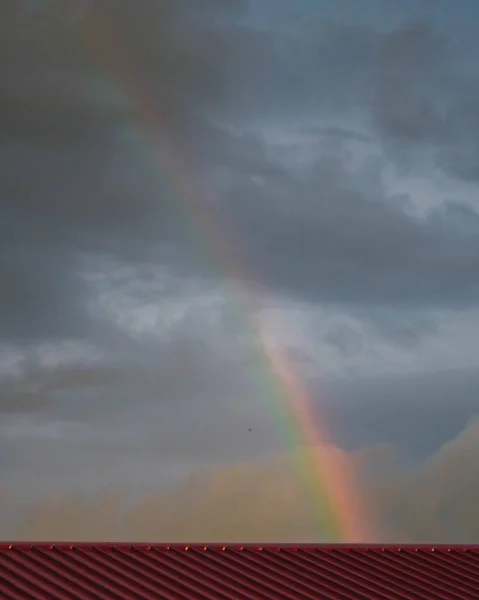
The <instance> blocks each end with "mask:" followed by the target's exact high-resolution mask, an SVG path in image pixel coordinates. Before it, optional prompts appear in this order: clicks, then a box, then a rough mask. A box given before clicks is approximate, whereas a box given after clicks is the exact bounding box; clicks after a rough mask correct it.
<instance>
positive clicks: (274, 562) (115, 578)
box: [0, 543, 479, 600]
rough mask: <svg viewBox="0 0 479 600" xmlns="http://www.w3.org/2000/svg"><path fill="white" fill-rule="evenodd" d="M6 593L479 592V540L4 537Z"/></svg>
mask: <svg viewBox="0 0 479 600" xmlns="http://www.w3.org/2000/svg"><path fill="white" fill-rule="evenodd" d="M0 597H1V598H2V599H9V600H10V599H15V600H20V599H21V600H29V599H34V600H40V599H55V600H80V599H82V598H85V599H88V600H91V599H92V598H99V599H103V600H107V599H108V600H127V599H136V600H138V599H142V600H143V599H145V600H146V599H150V598H151V599H156V600H158V598H165V599H171V600H181V599H183V598H198V599H205V598H208V599H215V600H222V599H224V600H226V599H228V600H232V599H235V600H240V599H241V600H242V599H246V598H249V599H255V600H261V599H266V598H267V599H271V598H275V599H277V600H286V599H295V600H299V599H302V598H307V599H308V600H310V599H312V598H332V599H334V600H349V599H354V600H361V599H363V600H371V599H375V598H378V599H379V598H391V599H396V598H397V599H399V598H401V599H403V600H404V598H409V599H412V600H425V599H427V600H438V599H442V598H444V599H447V600H456V599H457V600H459V599H461V600H463V599H465V598H467V599H471V598H478V599H479V546H476V547H473V546H466V547H447V546H435V547H432V546H394V547H393V546H377V545H375V546H358V545H356V546H344V545H334V546H332V545H328V546H306V545H298V546H294V545H282V546H272V545H265V546H253V545H245V546H238V545H229V546H221V545H217V544H211V545H191V546H185V545H178V544H174V545H171V546H166V545H149V544H45V543H38V544H27V543H14V544H13V543H12V544H1V545H0Z"/></svg>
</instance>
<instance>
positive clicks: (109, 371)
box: [0, 366, 126, 413]
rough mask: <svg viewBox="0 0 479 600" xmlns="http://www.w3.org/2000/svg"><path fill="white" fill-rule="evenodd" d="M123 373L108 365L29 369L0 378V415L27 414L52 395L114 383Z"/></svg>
mask: <svg viewBox="0 0 479 600" xmlns="http://www.w3.org/2000/svg"><path fill="white" fill-rule="evenodd" d="M125 376H126V372H124V371H120V370H117V369H114V368H111V367H108V366H95V367H57V368H54V369H38V368H35V367H33V368H30V369H27V371H26V372H24V373H23V374H22V376H20V377H17V376H10V377H4V378H2V379H0V413H9V412H12V413H14V412H15V413H17V412H30V411H36V410H38V409H40V408H44V407H45V406H47V405H48V404H50V403H51V402H52V401H53V400H54V397H55V394H56V393H59V392H64V391H68V390H74V389H75V388H85V387H86V388H88V387H100V386H108V385H111V384H114V383H118V382H119V381H121V380H122V378H123V377H125Z"/></svg>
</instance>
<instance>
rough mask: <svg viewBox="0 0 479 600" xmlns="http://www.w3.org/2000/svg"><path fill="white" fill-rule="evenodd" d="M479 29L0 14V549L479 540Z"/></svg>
mask: <svg viewBox="0 0 479 600" xmlns="http://www.w3.org/2000/svg"><path fill="white" fill-rule="evenodd" d="M478 11H479V7H478V5H477V3H476V2H475V1H473V0H456V1H455V2H454V3H451V2H446V1H445V0H414V1H413V0H403V1H399V0H397V1H394V0H334V1H333V0H314V1H313V0H250V1H248V0H221V1H220V0H176V1H175V2H174V3H172V2H169V1H167V0H136V1H133V0H30V1H27V0H3V1H2V3H1V6H0V281H1V288H0V455H1V456H2V460H1V461H0V506H1V511H0V538H2V539H5V540H7V539H8V540H21V539H30V540H31V539H35V540H47V539H48V540H55V541H56V540H58V541H62V540H78V541H80V540H83V539H88V540H100V539H102V540H106V539H107V540H111V541H118V540H135V541H136V540H138V541H140V540H148V541H211V542H212V541H251V542H253V541H263V542H265V541H282V542H294V541H313V542H321V541H324V540H325V539H326V533H325V532H324V531H322V530H321V528H318V526H317V523H315V522H314V515H313V513H314V510H315V509H314V506H316V505H319V504H320V502H321V501H322V499H324V497H330V496H331V494H333V492H334V489H332V488H334V483H333V481H332V479H330V480H329V481H327V480H326V479H324V480H323V481H316V483H317V484H318V486H319V487H320V488H322V491H321V492H320V493H319V492H317V493H316V496H313V497H312V498H311V495H310V494H309V495H308V491H307V487H308V482H309V483H311V481H313V480H314V479H315V478H316V479H318V475H317V473H316V474H315V470H314V468H313V463H315V461H316V459H315V458H314V459H313V461H310V462H309V463H307V461H306V459H305V458H304V457H306V456H313V457H318V461H319V460H321V461H323V462H325V463H327V464H329V465H334V471H335V474H336V475H337V477H333V479H340V478H341V477H342V474H343V472H344V473H349V474H351V473H352V480H353V481H354V486H353V487H352V488H351V490H350V498H349V501H348V503H347V510H350V511H352V510H353V504H355V500H356V499H360V500H361V502H360V505H361V506H362V507H363V508H362V509H361V512H360V513H359V514H357V515H356V518H359V519H360V520H361V521H364V523H367V527H366V528H365V530H366V531H367V532H369V533H365V534H364V536H365V537H364V539H361V540H359V541H366V542H383V541H397V542H434V543H437V542H445V543H454V542H457V543H460V542H477V541H478V539H479V526H478V523H479V519H478V518H477V517H478V513H477V510H478V509H477V507H478V506H479V486H478V485H477V481H479V470H478V469H479V467H478V466H477V461H476V460H475V456H477V453H478V451H479V397H478V395H477V390H478V389H479V371H478V367H479V358H478V357H479V335H478V333H479V285H478V281H479V278H478V276H479V195H478V191H479V110H478V107H479V67H478V65H477V61H476V60H475V57H476V56H477V52H478V50H479V47H478V46H479V38H478V37H477V35H476V34H477V31H476V25H475V24H476V23H477V18H478V17H479V13H478ZM265 339H267V341H268V343H267V347H268V348H269V350H268V351H267V352H265V347H264V345H263V343H262V340H263V341H264V340H265ZM278 356H281V357H283V359H284V361H286V362H284V361H283V363H282V364H287V365H288V373H290V374H291V373H292V374H293V376H294V381H295V382H296V384H297V385H296V389H298V388H300V389H301V390H302V391H303V392H304V394H305V396H306V397H307V398H308V406H309V409H308V412H307V415H306V420H307V425H305V423H304V422H303V424H301V422H300V421H301V420H300V419H299V413H298V412H296V413H295V410H294V407H295V406H297V403H298V394H296V395H295V394H292V393H290V392H289V395H288V389H287V384H286V382H285V379H284V373H281V372H280V373H278V369H277V368H276V369H275V364H270V363H271V358H272V357H273V358H274V357H278ZM273 363H274V360H273ZM276 367H277V364H276ZM280 371H281V369H280ZM283 371H284V369H283ZM282 375H283V377H282ZM284 397H286V405H287V406H289V408H290V409H291V410H290V411H289V412H288V411H286V412H285V411H284ZM282 406H283V408H281V407H282ZM307 429H308V430H313V431H316V432H321V435H319V433H318V435H317V436H316V437H315V439H314V440H313V441H312V439H311V436H310V437H308V435H307V432H306V430H307ZM294 456H299V457H300V458H299V463H298V462H296V463H295V462H294V460H293V457H294ZM301 457H303V458H301ZM301 469H302V474H301V473H300V471H301ZM319 479H321V478H319ZM313 505H314V506H313ZM331 518H332V517H331ZM335 518H336V520H339V521H340V520H341V517H340V516H338V515H337V516H336V517H335ZM338 541H358V540H352V539H351V540H348V539H342V540H338Z"/></svg>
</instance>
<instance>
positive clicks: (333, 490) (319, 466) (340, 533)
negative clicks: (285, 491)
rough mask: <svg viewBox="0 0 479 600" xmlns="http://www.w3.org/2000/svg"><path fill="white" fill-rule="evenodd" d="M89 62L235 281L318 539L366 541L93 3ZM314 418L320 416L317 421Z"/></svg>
mask: <svg viewBox="0 0 479 600" xmlns="http://www.w3.org/2000/svg"><path fill="white" fill-rule="evenodd" d="M82 28H83V34H84V35H86V38H87V40H86V41H87V43H88V45H89V46H90V51H91V52H92V53H93V55H94V58H95V62H97V63H99V66H100V68H101V70H102V71H103V73H104V75H105V76H106V77H107V78H108V79H109V80H110V81H111V82H112V83H113V84H114V86H115V87H116V89H117V90H118V91H119V92H120V93H121V94H122V95H123V96H124V97H125V98H126V99H127V100H128V101H129V102H130V103H131V104H133V106H134V109H135V112H136V115H137V119H138V123H137V124H138V129H139V131H140V132H141V136H142V138H144V139H145V141H147V142H148V145H149V147H151V149H152V152H153V153H154V158H155V161H157V162H158V166H159V168H160V169H161V170H162V171H163V172H164V173H165V174H166V176H167V178H168V180H169V184H170V185H171V186H172V188H173V189H175V190H176V192H177V193H178V195H179V196H180V201H181V202H184V209H185V212H186V213H187V214H188V215H190V218H191V219H192V220H193V223H194V225H195V228H197V230H198V233H199V234H200V235H201V237H202V238H203V239H204V240H205V241H207V242H208V244H209V251H210V253H211V255H212V259H213V260H214V261H215V263H216V264H217V265H218V266H219V267H220V268H221V269H222V271H223V272H224V274H225V275H226V276H227V278H228V279H229V280H230V281H232V282H234V283H235V294H234V300H235V303H236V305H237V307H238V310H239V311H240V314H241V316H242V319H243V320H244V322H245V323H246V326H247V329H248V331H249V332H250V333H251V334H252V335H253V337H254V341H255V344H254V346H255V352H256V353H257V356H256V358H257V362H258V364H259V365H264V369H262V372H263V374H264V376H265V377H266V378H267V383H268V386H269V387H270V386H271V384H272V387H273V391H274V393H273V394H271V395H269V397H270V400H271V404H272V413H273V414H274V416H275V417H276V419H277V420H278V425H279V427H280V429H281V430H282V431H283V432H284V436H285V439H286V442H287V444H288V446H289V447H290V448H291V451H292V453H293V455H294V460H295V464H296V468H297V472H298V475H299V477H300V480H301V484H302V485H303V486H304V489H305V491H306V494H307V496H308V502H309V504H310V508H311V511H312V515H313V518H314V522H315V525H316V527H317V532H318V536H319V537H320V540H319V541H322V542H326V541H330V542H348V543H352V542H368V541H369V542H370V541H372V533H371V531H370V529H369V527H368V525H367V522H368V519H367V517H366V512H365V510H364V507H363V506H362V505H361V501H360V494H359V492H358V490H357V487H356V486H355V484H354V481H353V473H352V469H351V468H350V465H347V464H345V461H344V458H341V456H340V454H339V453H336V452H334V451H331V450H330V449H328V447H329V446H330V444H329V441H328V439H329V438H328V435H327V430H326V427H325V420H324V419H322V418H321V419H318V411H317V406H314V405H313V402H312V398H311V396H310V394H309V392H308V390H307V388H306V386H305V385H304V384H303V383H302V382H301V379H300V377H299V376H298V375H297V374H296V373H295V370H294V368H293V366H292V364H291V362H290V361H289V360H288V356H287V355H286V353H285V352H283V351H281V350H280V349H278V347H277V346H276V345H275V344H274V343H273V342H272V340H271V339H270V338H269V337H268V335H267V332H266V331H265V328H264V327H263V326H262V324H261V322H260V320H259V318H258V313H259V311H258V308H259V306H258V304H257V301H256V297H255V294H254V293H253V292H252V289H253V286H251V285H248V281H251V280H252V279H253V278H252V277H248V270H247V269H246V268H245V265H244V264H242V261H241V260H240V255H239V252H238V247H239V246H238V244H232V243H231V240H232V237H231V235H230V232H228V235H226V232H225V230H224V227H220V226H219V224H218V222H217V216H216V215H215V214H214V211H213V210H212V209H211V205H212V203H211V202H209V200H210V199H211V198H212V194H211V191H210V190H208V189H207V186H206V185H205V182H204V181H202V180H201V181H200V180H199V178H198V177H197V176H195V175H193V174H192V173H191V169H189V168H188V166H187V164H186V161H185V160H184V158H183V157H182V154H181V152H180V151H179V149H178V148H176V147H175V145H174V143H172V140H171V139H170V136H169V135H165V131H166V125H167V124H166V123H164V122H162V109H161V106H158V104H157V102H156V101H155V103H154V104H153V103H152V102H151V101H149V98H148V94H147V93H146V91H145V90H143V89H142V86H141V84H140V81H138V78H137V77H135V68H134V64H132V60H131V54H130V53H129V52H128V49H126V48H125V45H124V43H123V41H122V40H120V39H117V38H116V37H115V32H114V31H113V24H112V22H111V21H108V22H106V21H102V19H101V15H99V14H97V10H96V8H94V6H93V4H91V5H90V6H89V7H88V9H87V11H86V13H85V14H84V16H83V18H82ZM318 420H319V422H320V424H318Z"/></svg>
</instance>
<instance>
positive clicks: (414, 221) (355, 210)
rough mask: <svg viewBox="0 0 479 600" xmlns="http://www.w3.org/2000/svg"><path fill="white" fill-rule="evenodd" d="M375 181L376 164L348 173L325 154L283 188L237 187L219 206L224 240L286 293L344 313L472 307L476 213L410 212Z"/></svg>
mask: <svg viewBox="0 0 479 600" xmlns="http://www.w3.org/2000/svg"><path fill="white" fill-rule="evenodd" d="M372 166H373V167H374V165H372ZM380 177H381V164H379V165H377V167H376V174H374V172H373V169H371V168H370V167H369V166H368V165H366V167H365V168H364V171H363V172H361V171H356V172H354V171H353V170H352V169H351V168H350V167H349V165H348V163H347V161H346V160H345V159H342V158H331V157H327V158H323V159H320V160H319V161H318V163H317V164H316V165H315V166H314V168H312V169H311V170H310V172H309V174H308V175H307V176H304V175H302V176H301V179H299V178H298V179H295V176H294V175H293V176H290V177H289V180H283V182H284V185H283V186H282V189H276V188H273V189H272V190H271V189H268V188H266V187H259V186H257V185H254V184H253V183H246V182H243V183H242V184H238V189H235V190H234V191H233V192H232V193H233V194H234V196H233V198H232V200H231V202H230V203H229V204H228V206H227V207H225V212H226V211H227V210H230V214H228V213H227V212H226V215H227V217H226V218H228V219H229V224H230V227H231V231H232V232H233V239H235V237H234V236H235V235H236V242H235V243H238V244H239V245H240V247H241V248H242V250H243V251H244V253H245V255H246V257H247V262H248V263H249V264H254V265H255V267H256V271H257V273H258V274H259V277H260V278H261V280H262V281H263V282H265V283H267V284H268V285H271V286H273V287H276V288H277V289H280V290H281V291H282V292H285V293H287V294H292V295H299V296H301V297H303V298H309V299H311V300H315V301H321V302H324V303H338V304H340V305H343V306H346V307H348V308H349V309H351V308H354V307H367V306H369V307H392V308H393V307H401V308H410V309H416V308H421V307H426V306H427V307H452V308H465V307H468V306H474V305H475V304H476V302H477V299H478V286H477V285H476V281H477V275H478V268H479V262H478V257H479V228H478V227H477V222H478V221H477V218H478V216H477V213H476V212H475V210H474V209H473V208H472V207H470V206H467V205H464V204H461V203H458V202H456V203H455V202H444V203H443V204H442V206H441V207H440V208H437V209H434V210H432V211H431V212H430V213H429V214H427V215H426V216H425V217H416V216H413V215H412V214H411V213H409V212H408V211H407V209H405V208H404V199H403V198H399V197H395V196H390V195H388V193H387V191H386V190H385V189H384V187H383V184H382V183H381V179H380ZM292 198H294V202H292V201H291V199H292ZM466 215H468V216H467V217H466Z"/></svg>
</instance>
